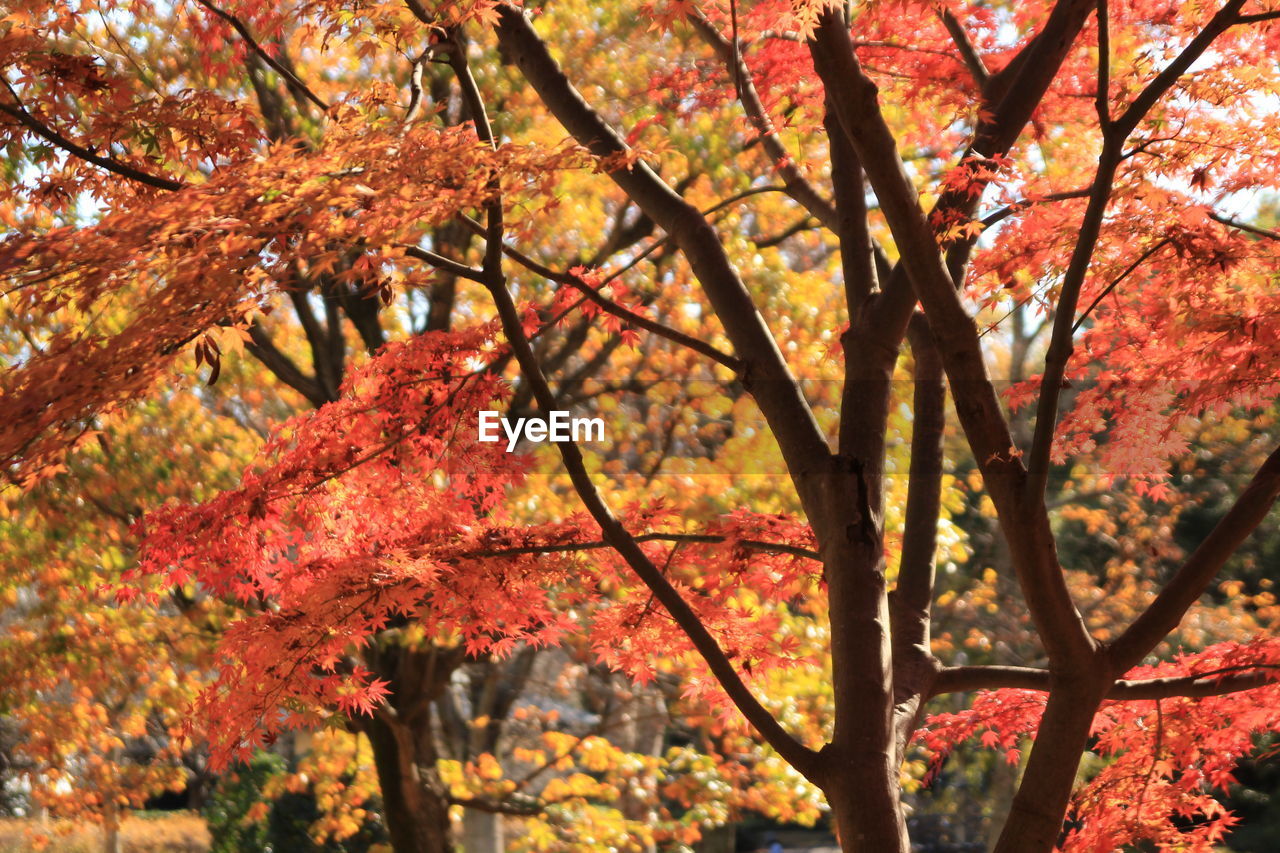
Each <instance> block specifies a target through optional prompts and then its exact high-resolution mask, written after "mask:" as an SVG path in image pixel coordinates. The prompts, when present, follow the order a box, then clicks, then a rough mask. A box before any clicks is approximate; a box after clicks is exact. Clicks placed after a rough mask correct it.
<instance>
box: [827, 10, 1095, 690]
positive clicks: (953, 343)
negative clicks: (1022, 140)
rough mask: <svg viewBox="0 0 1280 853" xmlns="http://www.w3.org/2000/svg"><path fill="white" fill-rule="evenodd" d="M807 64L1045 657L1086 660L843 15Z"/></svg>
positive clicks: (830, 23) (948, 279)
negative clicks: (934, 353)
mask: <svg viewBox="0 0 1280 853" xmlns="http://www.w3.org/2000/svg"><path fill="white" fill-rule="evenodd" d="M810 52H811V53H812V55H813V59H814V66H815V68H816V69H817V71H818V74H819V76H820V77H821V78H822V80H823V82H824V84H825V85H826V87H827V92H828V94H829V95H830V96H831V97H832V98H833V101H834V103H835V105H836V108H837V112H838V115H839V117H840V123H841V124H842V125H843V127H844V130H845V133H847V134H848V135H849V137H850V141H851V142H852V143H853V147H854V149H855V150H857V152H858V155H859V157H860V159H861V160H862V167H863V169H864V170H865V171H866V174H867V177H868V179H869V180H870V181H871V185H872V188H873V189H874V190H875V193H876V197H877V198H878V199H879V200H880V204H881V210H882V211H883V212H884V215H885V218H886V219H887V220H888V222H889V227H890V230H891V231H892V232H893V235H894V240H895V241H896V243H897V245H898V248H899V252H900V254H901V257H902V261H901V262H900V266H901V267H903V268H904V269H905V271H906V275H907V276H908V278H909V280H910V283H911V285H912V286H913V288H914V292H915V293H916V294H918V295H919V297H920V300H921V302H922V303H923V305H924V309H925V315H926V316H927V317H928V320H929V327H930V330H931V333H932V335H933V337H934V340H935V343H936V345H937V347H938V351H939V352H940V353H942V356H943V367H944V368H945V370H946V374H947V378H948V379H949V380H950V383H951V392H952V395H953V397H954V398H955V403H956V412H957V414H958V415H959V418H960V423H961V425H962V426H963V427H964V431H965V435H966V437H967V438H968V441H969V444H970V447H971V448H972V449H973V452H974V456H975V458H976V460H977V463H978V465H979V467H980V469H981V471H982V474H983V478H984V480H985V482H986V484H987V488H988V490H989V491H990V493H991V496H992V500H993V501H994V502H995V504H996V508H997V510H998V512H999V516H1000V523H1001V526H1002V528H1003V530H1004V532H1005V534H1006V537H1007V538H1008V540H1009V543H1010V548H1011V550H1012V551H1013V556H1014V567H1015V570H1016V571H1017V572H1018V578H1019V582H1020V585H1021V586H1022V588H1023V592H1024V594H1025V595H1026V599H1027V603H1028V606H1029V609H1030V611H1031V614H1032V616H1033V618H1034V620H1035V624H1036V627H1037V629H1038V632H1039V634H1040V637H1041V640H1042V642H1043V643H1044V644H1045V649H1046V651H1047V652H1048V653H1049V657H1050V660H1052V661H1054V662H1055V664H1061V665H1067V664H1068V663H1070V665H1072V666H1085V665H1086V664H1085V663H1084V662H1085V661H1087V660H1088V659H1090V658H1091V657H1092V655H1093V650H1094V642H1093V639H1092V638H1091V637H1090V636H1089V633H1088V631H1087V630H1086V628H1085V626H1084V622H1083V620H1082V619H1081V618H1080V614H1079V612H1078V611H1077V610H1076V607H1075V604H1074V602H1073V601H1072V600H1071V595H1070V593H1069V591H1068V590H1067V587H1066V582H1065V579H1064V577H1063V575H1062V572H1061V570H1060V567H1059V564H1058V560H1057V554H1056V550H1055V546H1054V543H1053V535H1052V531H1051V530H1050V527H1049V520H1048V514H1047V513H1046V512H1045V511H1044V509H1043V506H1039V507H1037V506H1035V505H1028V504H1026V502H1025V501H1024V500H1023V487H1024V483H1025V480H1026V476H1025V471H1024V469H1023V468H1022V464H1021V462H1020V461H1019V459H1018V458H1017V454H1016V450H1015V448H1014V447H1013V438H1012V435H1011V434H1010V431H1009V424H1008V422H1007V420H1006V419H1005V416H1004V412H1003V410H1002V408H1001V406H1000V401H999V399H998V398H997V396H996V392H995V387H994V385H992V383H991V379H990V377H989V376H988V374H987V369H986V363H985V359H984V356H983V352H982V347H981V342H980V341H979V339H978V332H977V328H976V327H975V325H974V322H973V319H972V318H971V317H970V316H969V314H968V312H967V310H966V308H965V307H964V305H963V303H962V302H961V299H960V295H959V293H957V290H956V286H955V281H954V280H953V278H952V275H951V272H950V271H949V270H948V268H947V265H946V264H945V263H944V261H943V259H942V256H941V254H940V252H939V248H938V244H937V241H936V240H935V239H934V235H933V229H932V227H931V226H930V224H929V221H928V218H927V217H926V215H925V213H924V210H923V209H922V207H921V205H920V202H919V197H918V196H917V194H916V190H915V186H914V184H913V183H912V181H911V178H910V177H909V176H908V175H907V174H906V172H905V170H904V167H903V165H902V160H901V158H900V157H899V156H898V152H897V143H896V141H895V139H894V136H893V132H892V131H891V130H890V129H889V126H888V124H887V123H886V122H885V119H884V116H883V114H882V113H881V111H880V107H879V104H878V102H877V95H878V92H877V89H876V86H875V84H874V83H873V82H872V81H871V80H870V79H869V78H868V77H867V76H866V74H865V73H864V72H863V70H862V67H861V65H860V64H859V63H858V60H857V57H856V56H855V55H854V52H853V49H852V46H851V45H850V43H849V33H848V31H847V30H846V29H845V26H844V24H843V21H842V20H841V18H840V16H839V15H837V14H834V13H832V12H830V11H828V12H826V13H824V15H823V17H822V19H821V21H820V23H819V26H818V30H817V33H816V36H815V39H814V41H811V42H810Z"/></svg>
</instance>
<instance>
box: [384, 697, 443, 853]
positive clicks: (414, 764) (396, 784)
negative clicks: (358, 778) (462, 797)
mask: <svg viewBox="0 0 1280 853" xmlns="http://www.w3.org/2000/svg"><path fill="white" fill-rule="evenodd" d="M364 731H365V733H366V734H368V736H369V743H370V744H371V745H372V747H373V760H374V765H375V767H376V768H377V771H378V782H379V786H380V788H381V790H382V808H383V816H384V818H385V819H386V822H387V833H388V835H390V837H391V847H392V849H393V850H394V851H395V853H454V851H455V848H454V846H453V843H452V840H451V838H450V827H449V800H448V797H447V791H446V789H445V786H444V783H443V782H442V781H441V779H440V775H439V773H438V771H437V770H436V754H435V745H434V744H433V743H432V742H431V740H430V737H431V735H430V733H429V732H427V733H426V734H424V735H422V736H419V735H417V734H416V733H415V732H413V731H411V730H409V729H408V728H406V727H403V726H399V725H396V724H394V723H388V722H387V721H384V720H381V719H373V720H369V721H368V722H366V724H365V726H364Z"/></svg>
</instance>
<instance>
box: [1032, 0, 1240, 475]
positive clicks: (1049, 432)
mask: <svg viewBox="0 0 1280 853" xmlns="http://www.w3.org/2000/svg"><path fill="white" fill-rule="evenodd" d="M1244 2H1245V0H1228V2H1227V4H1226V5H1225V6H1223V7H1222V9H1220V10H1219V11H1218V13H1217V14H1216V15H1214V16H1213V18H1212V19H1211V20H1210V21H1209V23H1208V24H1206V25H1205V28H1204V29H1203V30H1201V31H1200V32H1199V33H1198V34H1197V35H1196V37H1195V38H1194V39H1192V40H1191V42H1190V43H1189V44H1188V45H1187V46H1186V47H1185V48H1184V49H1183V50H1182V52H1181V53H1179V54H1178V56H1177V58H1176V59H1174V60H1173V62H1171V63H1169V65H1168V67H1166V68H1165V69H1164V70H1163V71H1161V72H1160V73H1159V74H1157V75H1156V77H1155V79H1153V80H1152V81H1151V82H1150V83H1148V84H1147V86H1146V87H1145V88H1144V89H1143V90H1142V92H1141V93H1139V95H1138V96H1137V97H1136V98H1134V99H1133V102H1132V103H1131V104H1130V105H1129V107H1128V108H1127V109H1126V110H1125V111H1124V112H1123V113H1122V114H1121V115H1120V117H1119V118H1117V119H1115V121H1113V122H1110V123H1109V124H1108V125H1106V126H1104V127H1103V134H1102V136H1103V142H1102V153H1101V154H1100V155H1099V156H1098V171H1097V173H1096V175H1095V177H1094V180H1093V188H1092V190H1091V192H1090V194H1089V206H1088V207H1087V208H1086V210H1085V214H1084V220H1083V221H1082V222H1081V224H1080V236H1079V237H1078V238H1077V239H1076V244H1075V248H1074V249H1073V250H1072V253H1071V261H1070V263H1069V264H1068V266H1067V271H1066V273H1065V275H1064V276H1063V281H1062V287H1061V289H1060V291H1059V296H1058V304H1057V306H1055V308H1054V317H1053V332H1052V335H1051V337H1050V339H1049V350H1048V353H1047V354H1046V356H1045V365H1044V375H1043V379H1042V381H1041V383H1040V398H1039V400H1038V401H1037V402H1036V426H1035V432H1034V434H1033V436H1032V439H1031V453H1030V459H1029V463H1028V470H1029V472H1030V476H1029V477H1028V480H1027V493H1028V495H1029V496H1031V497H1033V498H1037V497H1038V498H1043V495H1044V490H1045V486H1046V485H1047V483H1048V480H1049V455H1050V452H1051V451H1052V449H1053V436H1054V432H1055V430H1056V428H1057V423H1058V402H1059V399H1060V397H1061V394H1062V379H1063V377H1064V376H1065V374H1066V370H1067V364H1068V363H1069V362H1070V360H1071V355H1072V353H1073V351H1074V349H1075V347H1074V345H1073V343H1072V329H1073V327H1074V326H1075V325H1076V323H1075V312H1076V304H1077V302H1078V300H1079V298H1080V288H1081V287H1082V286H1083V285H1084V280H1085V277H1086V276H1087V274H1088V271H1089V264H1090V262H1091V261H1092V259H1093V252H1094V249H1095V247H1096V246H1097V243H1098V235H1099V234H1100V232H1101V230H1102V218H1103V216H1104V215H1105V214H1106V209H1107V203H1108V202H1109V201H1110V199H1111V186H1112V183H1113V182H1114V180H1115V175H1116V169H1117V168H1118V167H1119V165H1120V162H1121V159H1122V157H1123V148H1124V143H1125V140H1126V139H1128V137H1129V134H1130V133H1132V132H1133V130H1134V128H1136V127H1137V126H1138V122H1140V121H1141V120H1142V119H1143V117H1144V116H1146V114H1147V113H1148V112H1149V111H1150V110H1151V108H1152V107H1154V106H1155V104H1156V102H1157V101H1159V99H1160V98H1161V97H1162V96H1163V95H1164V94H1165V93H1166V92H1167V91H1168V90H1169V89H1170V88H1172V87H1173V85H1174V83H1176V82H1177V81H1178V78H1179V77H1181V76H1182V74H1183V73H1184V72H1185V71H1186V70H1187V69H1188V68H1190V67H1191V64H1192V63H1193V62H1195V61H1196V60H1197V59H1199V58H1200V56H1201V55H1202V54H1203V53H1204V52H1205V51H1206V50H1208V48H1209V46H1210V45H1211V44H1212V43H1213V40H1214V39H1215V38H1217V37H1218V36H1219V35H1221V34H1222V33H1223V32H1225V31H1226V29H1227V28H1228V27H1230V26H1231V23H1232V22H1233V21H1234V20H1235V18H1236V13H1237V12H1238V10H1239V8H1240V6H1242V5H1243V4H1244Z"/></svg>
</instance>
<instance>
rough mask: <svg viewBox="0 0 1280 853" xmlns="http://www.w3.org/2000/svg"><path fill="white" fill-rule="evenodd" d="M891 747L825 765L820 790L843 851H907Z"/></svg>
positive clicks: (903, 820)
mask: <svg viewBox="0 0 1280 853" xmlns="http://www.w3.org/2000/svg"><path fill="white" fill-rule="evenodd" d="M892 752H893V750H892V748H887V749H886V750H885V751H884V752H882V753H880V754H865V755H855V756H849V757H848V758H847V759H846V760H833V761H830V762H829V763H828V764H827V772H828V773H830V774H831V777H832V781H831V782H830V783H828V785H827V787H826V788H825V790H824V793H825V794H826V795H827V802H828V803H829V804H830V805H831V813H832V815H833V816H834V817H835V826H836V836H837V838H838V839H839V841H840V849H841V850H843V851H845V853H910V850H911V842H910V841H909V839H908V837H907V824H906V821H905V819H904V818H903V814H902V804H901V802H900V801H899V798H898V792H899V787H898V786H899V779H898V766H897V763H896V762H895V761H894V760H893V757H892Z"/></svg>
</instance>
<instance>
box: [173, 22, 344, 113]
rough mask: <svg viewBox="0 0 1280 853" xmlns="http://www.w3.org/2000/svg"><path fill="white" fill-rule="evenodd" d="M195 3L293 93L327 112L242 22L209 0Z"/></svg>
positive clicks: (325, 107) (304, 85) (316, 98)
mask: <svg viewBox="0 0 1280 853" xmlns="http://www.w3.org/2000/svg"><path fill="white" fill-rule="evenodd" d="M196 2H197V3H199V4H200V5H201V6H203V7H205V8H206V9H208V10H209V11H210V12H212V13H213V14H215V15H217V16H218V17H219V18H221V19H222V20H224V21H226V22H227V23H228V24H230V25H231V28H232V29H234V30H235V31H236V32H237V33H238V34H239V35H240V38H242V39H244V43H245V44H246V45H248V46H249V49H250V50H252V51H253V52H254V53H256V54H257V55H258V56H259V57H261V58H262V61H263V62H265V63H267V65H269V66H271V69H272V70H273V71H275V72H276V73H277V74H279V75H280V76H281V77H282V78H283V79H284V81H285V82H286V83H288V84H289V86H290V87H292V88H293V89H294V90H295V91H297V92H300V93H301V94H302V96H303V97H305V98H306V99H307V100H308V101H310V102H311V103H313V104H315V105H316V106H317V107H319V108H320V111H321V112H324V113H327V112H328V111H329V105H328V104H326V103H325V102H324V101H323V100H321V99H320V97H319V96H317V95H316V93H315V92H313V91H311V89H310V88H309V87H308V86H307V84H306V83H303V82H302V81H301V80H300V79H298V75H297V74H294V73H293V72H292V71H290V70H289V68H288V67H287V66H286V65H285V64H284V63H282V62H280V61H278V60H277V59H276V58H275V57H274V56H272V55H271V54H269V53H267V51H265V50H263V49H262V45H260V44H258V41H257V39H255V38H254V37H253V33H251V32H249V28H248V27H247V26H245V24H244V22H243V21H241V20H240V19H239V18H237V17H236V16H235V15H233V14H231V13H230V12H225V11H223V10H222V9H219V8H218V7H217V6H215V5H213V3H211V2H210V1H209V0H196Z"/></svg>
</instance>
